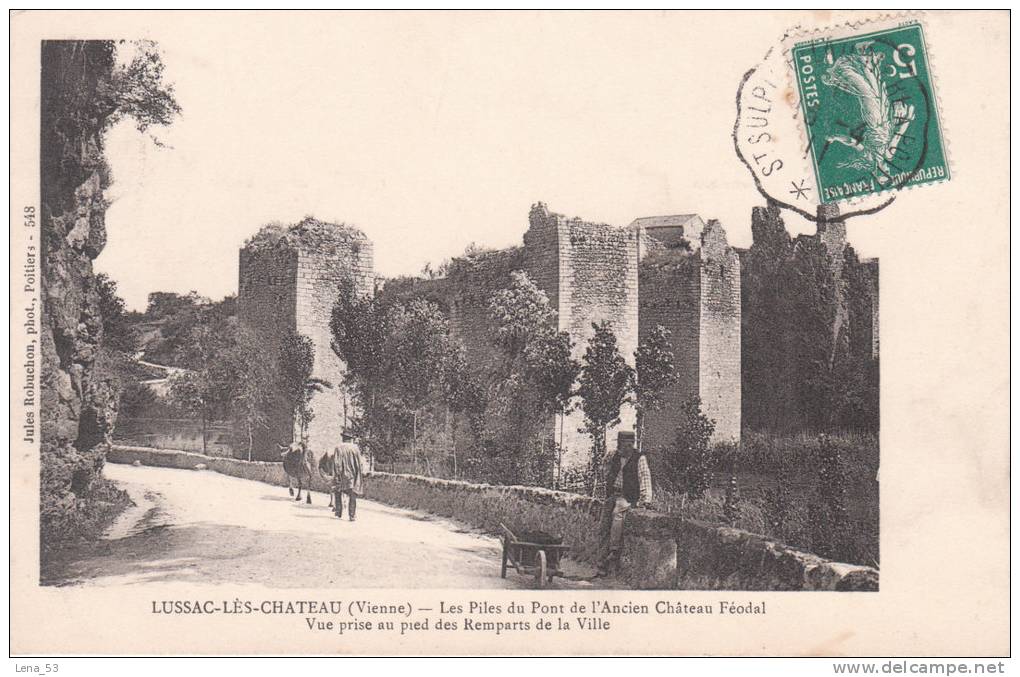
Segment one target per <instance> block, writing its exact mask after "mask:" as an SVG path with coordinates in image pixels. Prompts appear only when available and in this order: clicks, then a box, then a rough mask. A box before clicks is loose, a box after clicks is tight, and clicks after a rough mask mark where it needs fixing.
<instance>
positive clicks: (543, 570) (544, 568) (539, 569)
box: [535, 550, 549, 588]
mask: <svg viewBox="0 0 1020 677" xmlns="http://www.w3.org/2000/svg"><path fill="white" fill-rule="evenodd" d="M535 560H536V561H535V583H537V584H538V587H540V588H544V587H545V584H546V581H547V580H548V578H547V577H548V575H549V570H548V565H547V563H546V558H545V550H539V551H538V552H537V553H535Z"/></svg>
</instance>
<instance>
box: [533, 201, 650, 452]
mask: <svg viewBox="0 0 1020 677" xmlns="http://www.w3.org/2000/svg"><path fill="white" fill-rule="evenodd" d="M529 221H530V224H529V226H530V227H529V229H528V232H527V233H526V234H525V236H524V244H525V260H526V270H527V271H528V273H529V275H530V276H531V278H532V280H534V281H535V283H536V284H537V285H538V286H539V288H540V289H542V290H543V291H545V293H546V294H547V295H548V296H549V299H550V302H551V303H552V304H553V307H554V308H555V309H556V311H557V312H558V313H559V328H560V330H561V331H567V332H569V333H570V336H571V338H572V339H573V341H574V354H575V357H577V358H578V359H580V358H582V357H583V356H584V352H585V350H586V348H587V344H588V340H589V339H590V338H591V336H592V335H593V334H594V330H593V329H592V324H593V323H598V322H601V321H603V320H608V321H609V322H610V323H611V325H612V327H613V332H614V333H615V334H616V338H617V342H618V345H619V349H620V353H621V354H622V355H623V357H624V358H625V359H626V360H627V361H628V362H629V363H631V364H633V360H634V351H635V350H636V349H637V345H638V266H637V263H638V234H637V233H636V232H635V231H633V230H629V229H620V228H613V227H612V226H608V225H605V224H595V223H588V222H585V221H581V220H580V219H576V218H575V219H567V218H565V217H564V216H562V215H561V214H555V213H552V212H550V211H549V210H548V209H547V208H546V206H545V205H543V204H542V203H538V204H536V205H535V206H534V207H532V210H531V213H530V216H529ZM583 426H584V417H583V414H582V413H581V412H580V411H574V412H572V413H571V414H569V415H568V416H567V420H566V421H565V424H564V426H563V432H564V434H563V440H562V441H561V444H562V446H563V447H564V451H563V467H564V468H570V467H576V466H579V465H583V464H584V463H586V462H587V453H588V449H589V448H590V447H591V441H590V439H589V438H588V436H587V435H586V434H585V433H584V432H583ZM633 428H634V410H633V407H631V406H629V405H625V406H624V408H623V410H622V411H621V416H620V423H619V425H617V426H616V427H615V428H613V429H611V430H609V431H608V433H607V445H608V450H609V451H613V450H615V448H616V432H617V431H619V430H633Z"/></svg>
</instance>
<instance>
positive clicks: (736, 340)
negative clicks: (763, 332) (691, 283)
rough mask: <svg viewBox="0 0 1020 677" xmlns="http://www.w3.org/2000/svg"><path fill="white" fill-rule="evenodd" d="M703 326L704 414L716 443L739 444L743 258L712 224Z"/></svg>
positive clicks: (704, 249)
mask: <svg viewBox="0 0 1020 677" xmlns="http://www.w3.org/2000/svg"><path fill="white" fill-rule="evenodd" d="M700 263H701V266H700V278H701V280H700V287H701V295H700V302H699V307H700V309H701V322H700V327H699V335H700V339H699V342H698V344H699V346H700V350H699V365H698V374H699V381H700V397H701V409H702V412H703V413H704V414H705V415H706V416H708V417H709V418H710V419H713V420H714V421H715V434H714V435H713V438H712V439H713V441H716V442H739V441H740V408H741V390H740V384H741V377H740V330H741V324H740V258H739V257H738V256H737V253H736V252H735V251H734V250H733V248H732V247H730V246H729V244H728V243H727V241H726V231H724V230H723V227H722V226H721V225H720V224H719V222H718V221H715V220H711V221H709V222H708V226H707V227H706V228H705V231H704V233H703V234H702V237H701V252H700Z"/></svg>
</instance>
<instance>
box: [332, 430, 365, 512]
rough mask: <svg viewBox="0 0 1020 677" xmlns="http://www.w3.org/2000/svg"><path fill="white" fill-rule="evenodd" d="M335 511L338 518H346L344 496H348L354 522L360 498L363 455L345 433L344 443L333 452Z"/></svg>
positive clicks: (349, 508) (348, 510)
mask: <svg viewBox="0 0 1020 677" xmlns="http://www.w3.org/2000/svg"><path fill="white" fill-rule="evenodd" d="M333 464H334V466H333V472H334V473H335V474H334V476H333V511H334V513H335V514H336V516H337V517H341V518H342V517H343V516H344V502H343V497H344V495H346V496H347V514H348V515H349V518H350V520H351V521H352V522H353V521H354V519H355V515H356V513H357V510H358V496H361V495H362V488H361V454H360V453H359V452H358V447H357V446H356V445H355V444H354V442H353V437H352V436H351V435H350V434H349V433H347V432H344V433H343V442H341V443H340V444H339V445H337V447H336V449H334V450H333Z"/></svg>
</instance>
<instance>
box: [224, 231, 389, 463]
mask: <svg viewBox="0 0 1020 677" xmlns="http://www.w3.org/2000/svg"><path fill="white" fill-rule="evenodd" d="M308 223H309V221H308V220H306V221H304V222H302V224H298V225H297V226H291V227H290V228H289V229H288V234H287V235H286V236H284V237H282V238H280V240H279V241H278V242H277V243H276V244H275V245H274V246H272V247H264V246H255V245H252V244H249V245H248V246H246V247H245V248H244V249H242V250H241V253H240V266H239V273H240V284H239V293H238V300H237V303H238V315H239V317H240V319H241V321H242V322H244V323H245V324H247V325H248V326H249V327H251V328H252V329H254V330H255V331H256V332H257V333H258V334H259V336H260V337H262V338H263V340H265V342H266V346H267V352H269V353H270V354H275V353H277V352H278V351H279V346H280V342H281V340H282V338H283V336H284V335H286V333H287V332H288V331H290V330H295V331H297V332H298V333H299V334H303V335H304V336H307V337H308V338H309V339H311V342H312V346H313V348H314V350H315V362H314V367H313V370H312V375H313V376H314V377H315V378H319V379H324V380H326V381H329V382H330V383H331V384H333V388H332V389H326V390H325V391H324V392H321V393H316V394H315V395H314V396H313V397H312V400H311V407H312V410H313V411H314V412H315V417H314V418H313V419H312V421H311V423H310V424H309V427H308V444H309V448H310V449H311V450H312V451H313V452H314V453H315V454H316V456H319V455H321V454H323V453H325V452H326V451H329V450H331V449H332V448H333V446H335V445H336V443H337V442H339V441H340V434H341V432H342V430H343V427H344V425H345V422H346V421H347V420H348V419H349V418H350V416H351V415H352V413H353V412H352V409H351V407H352V405H351V402H350V397H349V396H347V394H346V392H345V390H344V389H343V373H344V367H343V362H342V361H341V360H340V359H339V358H338V357H337V356H336V354H335V353H333V350H332V348H331V347H330V344H331V340H332V336H331V333H330V329H329V321H330V316H331V314H332V310H333V306H334V304H335V303H336V299H337V296H338V294H339V291H340V285H341V283H342V282H343V281H344V280H346V279H353V280H354V282H355V287H356V289H358V291H359V293H362V294H371V293H372V292H373V247H372V243H371V241H369V240H368V238H367V237H365V235H364V233H362V232H361V231H358V230H356V229H354V228H350V227H347V226H342V225H336V224H322V223H321V222H314V224H313V225H314V226H315V227H316V228H319V229H322V230H323V231H324V232H325V237H322V235H321V234H320V235H319V237H317V238H312V237H307V236H306V237H305V238H304V239H303V237H302V234H301V232H300V231H299V229H300V228H301V226H302V225H303V224H308ZM296 435H297V432H296V430H295V421H294V415H293V413H292V412H290V411H289V410H288V407H286V406H274V407H271V408H270V421H269V424H268V426H267V429H266V430H264V431H262V432H261V433H260V434H259V435H258V437H257V438H256V444H255V452H254V453H255V458H257V459H258V460H278V459H279V451H278V449H277V447H276V445H277V444H287V443H289V442H291V441H292V440H293V439H295V438H296Z"/></svg>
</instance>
